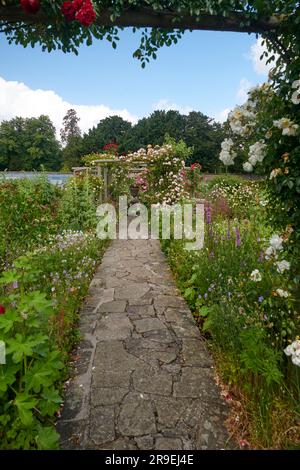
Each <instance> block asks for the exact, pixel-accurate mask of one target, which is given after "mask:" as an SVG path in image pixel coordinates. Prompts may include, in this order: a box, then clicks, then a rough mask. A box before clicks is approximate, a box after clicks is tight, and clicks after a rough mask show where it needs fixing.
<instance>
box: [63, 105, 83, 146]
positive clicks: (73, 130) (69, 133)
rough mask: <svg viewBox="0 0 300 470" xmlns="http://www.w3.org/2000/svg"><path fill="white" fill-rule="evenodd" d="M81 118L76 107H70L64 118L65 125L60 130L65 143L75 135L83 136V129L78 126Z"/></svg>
mask: <svg viewBox="0 0 300 470" xmlns="http://www.w3.org/2000/svg"><path fill="white" fill-rule="evenodd" d="M79 121H80V118H79V117H78V116H77V113H76V111H75V109H69V110H68V111H67V114H66V115H65V117H64V118H63V127H62V128H61V131H60V137H61V141H62V143H63V144H69V142H70V140H72V139H73V138H74V137H81V131H80V128H79V126H78V122H79Z"/></svg>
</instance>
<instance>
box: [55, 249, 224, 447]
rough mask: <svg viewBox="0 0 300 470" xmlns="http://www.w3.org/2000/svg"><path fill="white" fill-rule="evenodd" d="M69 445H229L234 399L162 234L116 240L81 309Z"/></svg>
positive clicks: (68, 408) (66, 426)
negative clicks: (225, 390)
mask: <svg viewBox="0 0 300 470" xmlns="http://www.w3.org/2000/svg"><path fill="white" fill-rule="evenodd" d="M80 328H81V331H82V333H83V334H84V340H83V341H82V343H81V344H80V347H79V349H78V352H77V357H76V360H75V369H74V370H75V373H74V377H73V379H72V380H71V381H70V385H69V387H68V390H67V395H66V402H65V406H64V411H63V414H62V418H61V419H60V420H59V421H58V423H57V429H58V431H59V432H60V434H61V446H62V448H64V449H106V450H108V449H115V450H120V449H132V450H133V449H150V450H153V449H164V450H168V449H169V450H170V449H174V450H179V449H186V450H193V449H224V448H228V447H229V444H228V435H227V432H226V430H225V428H224V420H225V418H226V412H227V409H226V404H225V403H224V402H223V401H222V400H221V398H220V395H219V390H218V387H217V386H216V384H215V381H214V369H213V364H212V360H211V357H210V355H209V354H208V352H207V350H206V349H205V345H204V342H203V340H202V339H201V337H200V333H199V330H198V328H197V327H196V326H195V324H194V320H193V318H192V314H191V312H190V310H189V308H188V307H187V305H186V303H185V301H184V300H183V298H182V297H181V295H180V293H179V292H178V290H177V289H176V287H175V284H174V280H173V278H172V274H171V271H170V269H169V267H168V265H167V262H166V260H165V257H164V255H163V253H162V251H161V249H160V243H159V241H157V240H115V241H113V242H112V244H111V245H110V247H109V248H108V249H107V251H106V253H105V255H104V257H103V260H102V263H101V265H100V266H99V268H98V270H97V272H96V274H95V277H94V279H93V281H92V283H91V285H90V289H89V293H88V296H87V298H86V300H85V303H84V305H83V308H82V310H81V312H80Z"/></svg>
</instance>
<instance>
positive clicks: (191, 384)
mask: <svg viewBox="0 0 300 470" xmlns="http://www.w3.org/2000/svg"><path fill="white" fill-rule="evenodd" d="M174 396H175V397H187V398H198V399H200V400H203V402H204V403H205V402H207V401H209V400H217V399H218V398H219V393H218V389H217V385H216V384H215V382H214V379H213V374H212V371H211V369H205V368H202V369H198V368H196V367H184V368H183V369H182V373H181V377H180V380H179V381H178V382H176V383H174Z"/></svg>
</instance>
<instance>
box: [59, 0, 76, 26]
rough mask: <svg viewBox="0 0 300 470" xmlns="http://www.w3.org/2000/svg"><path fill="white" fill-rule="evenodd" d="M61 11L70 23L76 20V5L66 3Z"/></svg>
mask: <svg viewBox="0 0 300 470" xmlns="http://www.w3.org/2000/svg"><path fill="white" fill-rule="evenodd" d="M60 9H61V12H62V14H63V15H64V16H65V18H66V21H68V22H70V21H74V20H75V14H76V9H75V6H74V3H72V2H70V1H67V2H64V3H63V4H62V6H61V7H60Z"/></svg>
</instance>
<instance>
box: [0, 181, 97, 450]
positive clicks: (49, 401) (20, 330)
mask: <svg viewBox="0 0 300 470" xmlns="http://www.w3.org/2000/svg"><path fill="white" fill-rule="evenodd" d="M70 184H71V183H70ZM80 184H81V187H80ZM94 188H96V189H97V185H96V182H95V181H86V180H85V181H83V182H80V181H79V182H78V185H77V186H76V198H75V202H76V210H77V212H76V214H74V212H72V211H73V206H68V205H67V204H66V199H67V200H69V194H70V193H71V195H72V197H73V200H72V202H74V194H73V188H71V189H70V187H68V188H67V189H63V190H57V189H55V187H52V186H49V183H48V182H47V180H46V179H43V178H37V179H36V180H32V181H27V180H20V181H13V182H6V181H4V182H2V183H1V184H0V195H1V202H0V211H1V217H0V221H2V220H3V223H4V224H7V227H6V228H5V229H3V230H1V232H0V234H1V238H0V240H1V241H0V246H1V248H3V247H4V251H5V254H6V258H5V259H4V261H5V269H2V268H4V266H3V265H4V263H3V259H1V271H2V274H1V275H0V305H1V315H0V339H1V341H3V342H4V343H5V346H6V363H5V364H1V365H0V440H1V448H2V449H36V448H37V449H57V448H58V435H57V433H56V431H55V428H54V422H55V419H56V416H57V415H58V414H59V412H60V408H61V404H62V401H63V398H62V394H63V382H64V381H65V380H66V378H67V377H68V375H67V374H68V367H67V363H68V353H69V352H70V351H71V349H72V348H73V347H74V344H75V342H76V341H77V340H78V333H77V329H76V324H77V319H78V317H77V312H78V309H79V306H80V304H81V302H82V298H83V297H84V296H85V294H86V292H87V289H88V285H89V282H90V279H91V277H92V275H93V272H94V268H95V265H96V262H97V260H98V259H99V257H100V256H101V254H102V252H103V248H104V246H105V243H104V242H103V241H100V240H99V239H98V238H97V237H96V236H95V235H94V234H91V233H90V231H89V230H88V229H91V228H92V227H93V224H94V223H95V220H94V219H93V218H92V217H91V212H92V209H91V208H92V207H93V212H94V213H95V212H96V204H95V203H96V199H97V198H96V196H95V194H96V193H94V191H93V189H94ZM86 193H88V195H89V196H87V194H86ZM90 196H91V197H90ZM62 208H63V209H64V210H63V211H62ZM8 211H10V214H9V213H8ZM42 214H43V215H44V218H41V216H42ZM2 217H3V219H2ZM75 225H76V229H77V230H76V231H74V230H72V229H71V228H72V227H73V226H75ZM82 228H85V229H87V231H86V232H82V231H81V229H82ZM63 229H64V230H63ZM6 231H7V233H8V237H7V238H5V239H4V240H3V237H6V235H5V232H6ZM8 240H10V244H9V243H8ZM7 246H8V247H10V248H11V249H10V250H9V251H8V250H7ZM1 257H2V252H1Z"/></svg>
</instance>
